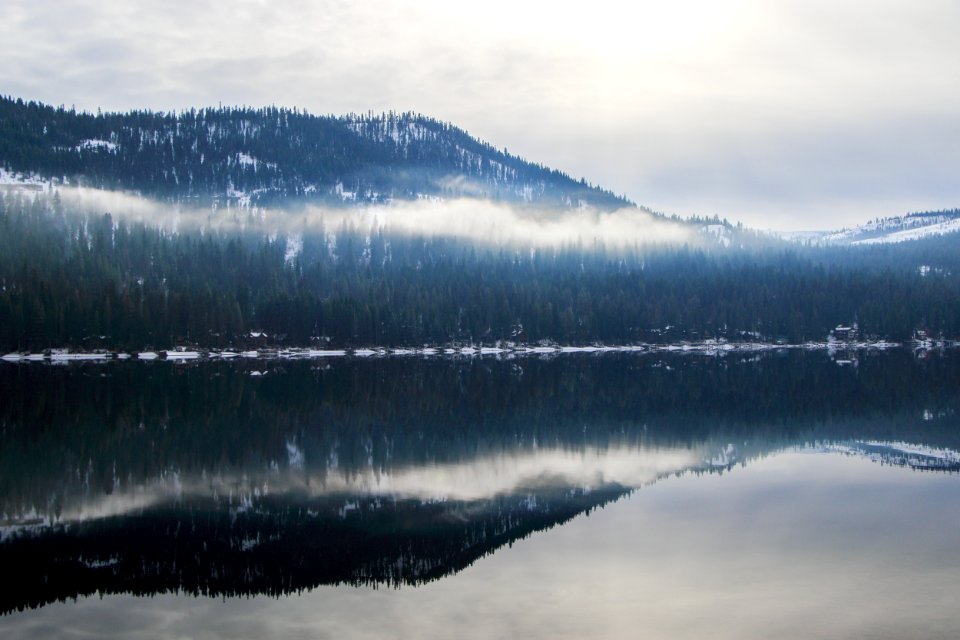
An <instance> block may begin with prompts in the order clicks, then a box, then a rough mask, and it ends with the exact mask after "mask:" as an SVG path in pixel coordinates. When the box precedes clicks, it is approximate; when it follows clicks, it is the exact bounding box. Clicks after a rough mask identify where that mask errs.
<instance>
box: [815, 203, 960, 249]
mask: <svg viewBox="0 0 960 640" xmlns="http://www.w3.org/2000/svg"><path fill="white" fill-rule="evenodd" d="M958 231H960V210H958V209H952V210H949V211H935V212H925V213H910V214H907V215H905V216H895V217H890V218H883V219H880V220H871V221H870V222H868V223H866V224H862V225H859V226H857V227H853V228H852V229H842V230H840V231H835V232H827V233H825V234H823V235H821V236H819V238H817V239H816V240H814V242H816V243H819V244H850V245H865V244H886V243H893V242H906V241H909V240H918V239H920V238H927V237H931V236H942V235H946V234H948V233H955V232H958Z"/></svg>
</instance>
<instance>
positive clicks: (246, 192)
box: [0, 97, 633, 210]
mask: <svg viewBox="0 0 960 640" xmlns="http://www.w3.org/2000/svg"><path fill="white" fill-rule="evenodd" d="M0 168H2V169H5V170H7V171H8V172H19V173H25V174H35V175H39V176H41V177H43V178H47V179H51V178H52V179H60V180H66V181H68V182H70V183H79V184H82V185H86V186H93V187H99V188H107V189H127V190H134V191H138V192H140V193H142V194H144V195H149V196H152V197H159V198H163V199H168V200H183V199H202V200H203V199H205V200H211V199H213V200H220V201H236V202H239V203H240V204H248V205H266V204H276V203H278V202H291V201H294V202H296V201H301V202H319V203H324V204H352V203H377V202H388V201H391V200H414V199H422V198H456V197H477V198H486V199H491V200H494V201H504V202H511V203H518V204H528V205H538V206H544V207H551V208H578V207H582V206H591V207H596V208H598V209H604V210H610V209H616V208H620V207H624V206H632V205H633V203H632V202H630V201H629V200H627V199H626V198H624V197H622V196H616V195H614V194H613V193H611V192H609V191H605V190H603V189H600V188H599V187H596V186H594V185H591V184H589V183H587V182H586V181H585V180H582V179H581V180H579V181H578V180H574V179H573V178H571V177H570V176H568V175H567V174H565V173H562V172H560V171H557V170H554V169H550V168H548V167H546V166H544V165H540V164H534V163H531V162H527V161H526V160H523V159H521V158H519V157H517V156H514V155H511V154H509V153H507V152H506V151H505V150H504V151H501V150H498V149H496V148H494V147H493V146H491V145H490V144H487V143H485V142H482V141H480V140H477V139H476V138H474V137H472V136H470V135H469V134H468V133H467V132H465V131H464V130H462V129H460V128H458V127H455V126H453V125H451V124H448V123H445V122H441V121H438V120H435V119H432V118H428V117H426V116H423V115H420V114H415V113H409V112H408V113H393V112H390V113H385V114H380V115H374V114H372V113H371V114H367V115H356V114H353V115H346V116H316V115H312V114H309V113H307V112H305V111H301V110H297V109H286V108H278V107H265V108H259V109H254V108H249V107H221V108H215V109H214V108H208V109H201V110H195V109H191V110H189V111H182V112H180V113H172V112H171V113H159V112H152V111H129V112H126V113H96V114H92V113H86V112H80V111H76V110H73V109H65V108H64V107H52V106H49V105H45V104H42V103H38V102H25V101H24V100H22V99H15V98H12V97H0Z"/></svg>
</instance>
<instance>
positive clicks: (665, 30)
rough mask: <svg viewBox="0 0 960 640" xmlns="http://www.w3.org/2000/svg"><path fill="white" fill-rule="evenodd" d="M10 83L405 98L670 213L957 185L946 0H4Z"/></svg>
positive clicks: (959, 6) (1, 85)
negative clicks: (116, 0) (473, 0)
mask: <svg viewBox="0 0 960 640" xmlns="http://www.w3.org/2000/svg"><path fill="white" fill-rule="evenodd" d="M3 14H4V16H3V19H2V20H0V92H2V93H4V94H8V95H13V96H16V97H23V98H27V99H35V100H41V101H43V102H48V103H52V104H57V105H59V104H65V105H67V106H70V105H75V106H76V107H77V108H82V109H87V110H96V109H97V108H102V109H104V110H118V109H130V108H151V109H160V110H171V109H181V108H187V107H194V106H195V107H200V106H209V105H214V106H215V105H217V104H219V103H223V104H245V105H252V106H261V105H265V104H276V105H278V106H290V107H293V106H296V107H301V108H306V109H308V110H309V111H311V112H314V113H336V114H339V113H345V112H350V111H353V112H366V111H368V110H373V111H376V112H380V111H385V110H391V109H392V110H395V111H406V110H413V111H418V112H421V113H424V114H427V115H430V116H433V117H435V118H439V119H441V120H445V121H449V122H453V123H454V124H457V125H458V126H461V127H463V128H465V129H466V130H468V131H469V132H470V133H472V134H474V135H475V136H477V137H480V138H482V139H484V140H486V141H488V142H490V143H492V144H493V145H495V146H497V147H507V148H508V149H509V150H510V151H511V152H513V153H516V154H519V155H521V156H523V157H525V158H527V159H529V160H533V161H536V162H542V163H544V164H547V165H549V166H552V167H556V168H559V169H561V170H563V171H566V172H568V173H570V174H572V175H573V176H574V177H577V178H579V177H581V176H583V177H586V178H587V179H588V180H590V181H591V182H594V183H597V184H600V185H601V186H603V187H605V188H607V189H610V190H612V191H615V192H617V193H622V194H625V195H627V196H628V197H629V198H631V199H633V200H635V201H636V202H638V203H640V204H644V205H647V206H649V207H651V208H653V209H656V210H659V211H664V212H668V213H679V214H681V215H689V214H702V215H713V214H719V215H720V216H722V217H727V218H729V219H731V220H740V221H743V222H744V223H746V224H749V225H752V226H756V227H763V228H784V229H817V228H832V227H837V226H840V225H844V224H854V223H857V222H860V221H864V220H866V219H869V218H872V217H876V216H885V215H896V214H900V213H904V212H907V211H914V210H924V209H939V208H945V207H950V208H952V207H957V206H960V179H958V177H960V80H958V79H960V38H958V35H957V34H958V33H960V2H956V1H955V0H923V2H916V1H913V2H910V1H907V0H844V1H843V2H836V1H835V0H831V1H826V0H778V1H777V2H770V1H769V0H734V1H729V2H720V1H718V0H671V1H670V2H665V1H664V0H656V1H653V2H651V1H648V0H635V1H634V2H633V3H629V4H628V3H623V2H620V1H612V0H592V1H591V2H564V1H554V2H549V3H548V2H524V1H523V0H486V2H483V3H465V2H449V1H443V0H422V1H413V0H395V1H390V2H386V1H381V0H357V1H349V0H315V1H312V2H307V1H299V0H273V1H267V0H259V1H258V0H235V1H232V2H228V1H225V0H166V1H164V2H150V3H147V2H125V3H112V2H103V1H102V0H97V1H93V0H5V2H4V11H3Z"/></svg>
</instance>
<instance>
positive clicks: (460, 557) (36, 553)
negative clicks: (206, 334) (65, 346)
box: [0, 351, 960, 638]
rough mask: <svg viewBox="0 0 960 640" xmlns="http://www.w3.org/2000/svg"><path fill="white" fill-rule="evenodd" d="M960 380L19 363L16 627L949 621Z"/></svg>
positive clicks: (958, 369) (156, 629)
mask: <svg viewBox="0 0 960 640" xmlns="http://www.w3.org/2000/svg"><path fill="white" fill-rule="evenodd" d="M843 360H844V361H845V362H847V361H849V360H850V358H848V357H844V358H843ZM958 374H960V358H958V357H957V355H956V354H954V353H951V352H946V353H943V354H935V355H927V356H924V357H917V356H916V355H914V354H912V353H909V352H906V351H896V352H892V353H885V354H878V353H869V354H868V353H864V354H860V355H859V356H858V357H856V358H855V359H854V361H853V362H850V363H849V364H844V366H839V365H838V364H837V363H836V362H835V361H834V360H832V359H831V358H830V357H828V355H827V354H824V353H802V352H791V353H786V354H769V355H765V356H762V357H752V356H751V357H745V356H742V355H736V356H727V357H704V356H700V355H669V354H656V355H651V354H647V355H641V354H606V355H600V356H591V355H578V356H563V357H555V358H546V359H541V358H533V357H530V358H472V359H457V360H453V359H443V358H436V359H412V358H411V359H383V360H359V359H358V360H353V359H349V360H340V361H337V362H333V363H329V362H316V361H313V362H311V361H297V362H275V363H262V362H259V363H249V362H247V363H239V362H238V363H233V362H231V363H211V362H207V363H196V364H177V365H175V364H172V363H163V362H157V363H137V362H131V363H101V364H78V365H71V366H60V367H57V366H37V365H9V366H5V367H3V368H0V389H2V394H3V400H4V402H3V403H2V406H0V421H2V423H0V424H2V432H0V433H2V444H3V446H2V449H0V500H2V505H0V506H2V513H3V516H2V518H3V522H2V529H0V535H2V543H0V559H2V562H3V566H4V567H5V573H6V574H7V577H8V584H12V585H16V588H15V589H12V590H10V591H8V592H7V593H6V595H4V596H2V598H0V608H2V610H3V611H5V612H6V615H4V616H2V617H0V632H2V633H3V635H4V637H44V636H48V635H69V633H75V634H76V635H77V636H78V637H83V636H85V635H86V636H96V637H136V636H138V635H140V636H142V637H171V638H174V637H197V638H203V637H238V636H241V637H243V636H246V637H264V636H272V637H351V636H352V637H383V636H398V635H399V636H404V637H449V635H451V633H454V632H455V633H457V634H458V635H461V636H465V637H504V636H506V637H509V636H521V635H522V636H532V637H585V636H588V637H637V636H638V634H639V635H640V636H641V637H644V636H645V637H681V638H682V637H703V636H704V635H706V634H707V633H709V634H711V635H714V636H719V637H731V638H733V637H811V636H813V637H851V636H857V637H877V638H884V637H890V638H893V637H951V633H950V632H951V631H952V630H955V629H957V628H960V614H956V613H955V612H954V607H952V603H954V602H956V601H957V600H958V596H960V586H958V585H960V566H958V565H960V554H958V553H957V552H956V549H957V548H960V546H958V543H960V526H958V525H960V516H958V514H960V509H958V507H960V492H958V491H957V488H958V487H957V481H958V475H957V474H956V471H957V470H958V469H960V455H958V454H957V453H956V452H957V451H958V450H960V431H958V426H960V425H958V419H957V414H956V409H957V407H958V402H960V387H958V385H957V383H956V381H957V380H960V376H958Z"/></svg>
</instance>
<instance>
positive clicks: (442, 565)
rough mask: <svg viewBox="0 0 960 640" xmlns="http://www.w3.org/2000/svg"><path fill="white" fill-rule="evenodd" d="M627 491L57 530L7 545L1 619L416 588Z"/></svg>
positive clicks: (362, 502)
mask: <svg viewBox="0 0 960 640" xmlns="http://www.w3.org/2000/svg"><path fill="white" fill-rule="evenodd" d="M624 492H625V490H624V489H621V488H618V487H611V488H606V489H602V490H598V491H593V492H583V491H571V490H563V492H562V493H561V492H554V493H553V494H551V493H549V492H539V493H538V494H537V495H536V498H535V500H533V499H531V496H529V495H524V496H504V497H499V498H496V499H493V500H489V501H484V502H480V503H460V502H433V503H429V502H427V503H422V502H418V501H401V502H380V501H377V500H373V499H362V498H361V499H356V500H351V505H355V506H356V508H355V509H351V510H350V511H346V512H344V511H343V504H344V503H343V501H342V500H327V501H317V500H305V499H304V500H300V499H296V498H291V497H289V496H287V497H286V498H283V499H264V500H260V501H257V502H256V503H255V504H254V506H253V508H250V509H248V510H245V511H241V512H237V511H236V510H231V509H229V508H224V507H223V506H222V505H217V504H214V503H210V502H199V503H192V504H179V505H175V506H167V507H161V508H156V509H152V510H148V511H146V512H144V513H142V514H139V515H136V516H130V517H115V518H108V519H104V520H95V521H89V522H85V523H80V524H76V525H72V526H69V527H57V528H55V529H54V530H53V531H48V532H45V533H44V534H43V535H38V536H35V537H31V536H20V537H16V538H14V539H13V540H11V541H8V542H7V543H6V544H4V545H0V563H2V565H3V567H4V573H5V576H6V578H7V579H8V580H9V581H11V583H14V584H16V589H12V590H9V591H8V592H7V595H5V596H3V597H2V598H0V611H2V612H9V611H12V610H16V609H23V608H28V607H38V606H42V605H44V604H47V603H50V602H54V601H57V600H64V599H66V598H75V597H78V596H83V595H90V594H93V593H97V592H99V593H102V594H103V593H131V594H134V595H154V594H158V593H168V592H179V593H188V594H195V595H209V596H239V595H254V594H265V595H273V596H278V595H282V594H288V593H293V592H297V591H300V590H303V589H310V588H313V587H316V586H318V585H322V584H351V585H355V586H359V585H389V586H401V585H417V584H422V583H424V582H428V581H430V580H435V579H438V578H441V577H443V576H445V575H448V574H450V573H453V572H456V571H459V570H461V569H463V568H465V567H466V566H468V565H470V564H471V563H473V561H475V560H476V559H478V558H480V557H482V556H484V555H486V554H488V553H491V552H493V551H495V550H496V549H497V548H498V547H500V546H502V545H504V544H507V543H511V542H513V541H515V540H518V539H520V538H523V537H525V536H527V535H529V534H530V533H532V532H534V531H538V530H542V529H545V528H549V527H552V526H554V525H556V524H560V523H563V522H565V521H567V520H569V519H570V518H572V517H574V516H576V515H577V514H579V513H583V512H585V511H589V510H591V509H593V508H595V507H597V506H602V505H604V504H606V503H607V502H609V501H610V500H614V499H616V498H618V497H619V496H621V495H623V493H624Z"/></svg>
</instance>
